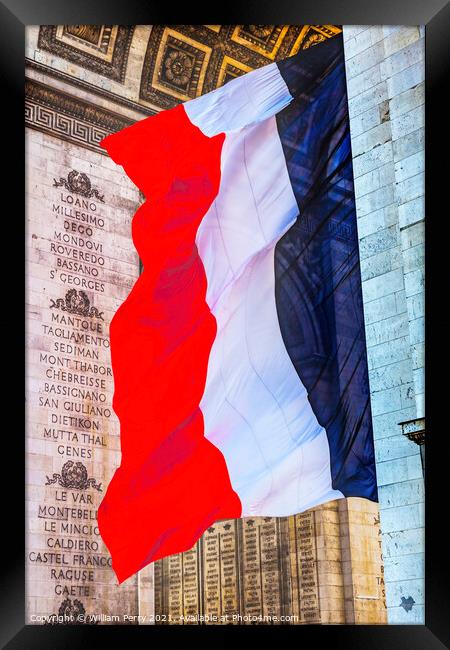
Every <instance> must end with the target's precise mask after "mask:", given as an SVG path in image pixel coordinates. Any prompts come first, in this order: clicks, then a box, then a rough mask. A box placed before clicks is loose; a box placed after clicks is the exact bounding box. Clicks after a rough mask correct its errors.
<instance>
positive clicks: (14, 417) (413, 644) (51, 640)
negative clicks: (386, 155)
mask: <svg viewBox="0 0 450 650" xmlns="http://www.w3.org/2000/svg"><path fill="white" fill-rule="evenodd" d="M166 4H167V3H161V2H152V3H151V6H148V5H147V3H142V2H139V1H138V0H128V1H127V2H121V1H120V0H110V1H109V2H107V1H106V0H101V1H99V2H96V3H95V4H93V3H88V2H86V1H84V0H82V1H80V2H78V3H61V2H58V1H57V0H47V1H46V2H42V3H33V1H32V0H20V1H16V2H14V0H7V1H6V2H3V3H0V26H1V27H0V29H1V38H0V56H1V59H0V65H1V69H2V81H3V90H4V92H3V93H2V95H3V101H2V110H3V112H4V114H3V122H2V125H3V130H4V133H3V154H4V156H6V155H8V156H11V163H10V161H9V160H7V161H6V162H7V163H9V164H7V165H6V166H5V169H4V171H3V172H2V183H3V188H4V193H3V199H4V201H5V202H6V201H7V200H9V201H10V207H9V208H8V209H7V208H6V207H5V208H4V226H5V227H6V231H7V232H6V233H5V234H4V241H7V242H8V244H7V247H6V248H7V250H8V251H9V253H10V255H11V260H10V261H8V262H7V261H6V255H5V257H4V261H3V263H4V269H5V271H6V270H7V269H8V270H7V272H6V273H5V280H4V287H3V288H4V292H5V297H4V299H3V304H4V310H5V313H7V314H8V318H9V319H10V320H8V321H7V320H6V318H5V319H2V320H1V323H2V328H3V329H2V336H3V339H2V340H3V342H4V346H3V348H4V355H5V357H6V358H5V360H4V369H5V373H6V371H7V370H6V369H8V376H7V381H5V384H6V383H7V384H8V385H9V388H8V394H7V395H6V394H5V397H4V404H5V405H7V408H5V409H4V410H5V413H4V448H3V454H2V464H3V465H2V467H3V468H5V474H6V468H8V469H9V471H10V476H11V477H12V478H10V479H6V477H5V478H4V479H3V487H4V491H5V492H7V494H8V506H7V507H6V505H4V516H5V521H7V526H6V527H5V529H4V530H5V531H6V534H4V537H5V538H6V542H7V551H6V553H5V554H4V556H3V558H2V560H3V562H2V564H3V567H2V568H3V580H2V595H1V597H2V601H3V602H2V607H1V611H2V624H1V637H0V641H1V643H2V647H8V648H10V649H16V648H27V650H29V649H32V648H42V647H52V648H60V647H61V648H62V647H64V648H79V647H80V646H81V647H83V646H84V647H95V645H96V644H97V643H99V642H102V643H103V642H105V643H106V642H108V641H112V642H113V643H115V644H120V643H121V642H125V643H129V642H130V641H131V642H132V643H133V644H136V645H138V644H139V645H141V644H143V643H144V642H145V643H146V644H148V643H155V642H156V643H159V642H161V641H166V640H169V639H170V640H171V641H174V642H176V643H177V642H178V643H183V642H186V641H187V642H192V641H194V639H195V640H197V638H199V639H202V640H203V639H205V641H206V639H208V643H209V644H211V643H214V644H217V647H220V646H225V645H229V644H230V643H235V642H236V641H237V639H238V638H239V637H242V639H243V643H245V644H248V643H253V639H254V638H255V635H256V638H258V637H259V635H260V634H263V635H264V637H265V639H266V642H268V643H279V642H280V638H282V639H283V641H284V638H285V635H286V641H287V642H289V641H288V639H289V640H291V639H292V641H294V642H295V643H304V644H307V643H315V642H318V641H319V642H322V643H328V644H329V645H330V647H331V648H344V647H345V648H362V647H364V648H365V649H368V650H370V649H371V648H373V649H375V648H376V649H377V650H378V649H379V648H383V649H384V648H393V649H394V648H395V650H401V649H402V648H405V649H406V648H407V649H408V650H414V649H415V648H418V649H419V648H420V649H422V648H429V649H430V650H433V649H434V648H436V650H437V649H438V648H444V647H448V645H449V643H450V627H449V618H450V617H449V616H448V602H449V588H448V586H449V580H448V574H449V560H448V542H447V537H446V534H445V529H444V526H445V523H446V522H445V519H446V515H445V513H446V508H445V501H444V498H445V496H444V495H445V494H446V488H447V485H446V476H447V468H446V467H444V463H445V465H447V460H448V456H447V454H446V453H445V450H444V445H445V438H446V437H447V435H446V430H445V428H444V427H445V423H444V418H445V409H443V408H442V406H443V405H444V404H445V401H444V400H445V399H446V394H445V391H446V381H445V379H444V381H439V380H437V379H436V374H435V373H437V372H438V371H439V370H440V369H441V367H442V366H444V368H445V367H446V364H448V347H449V346H448V344H447V345H446V344H445V341H446V337H448V321H447V320H446V319H445V318H443V317H441V316H440V314H441V310H442V309H443V308H444V307H445V306H446V305H445V302H446V301H445V296H446V294H445V288H444V286H441V285H440V281H441V283H442V284H443V282H442V280H444V278H445V275H444V273H445V268H444V267H443V265H442V261H443V260H445V255H446V251H444V248H443V247H444V246H445V244H446V241H447V238H446V236H445V234H444V231H443V230H442V228H443V227H444V226H445V221H446V219H445V211H446V201H445V188H446V183H448V181H447V169H448V163H447V164H445V162H443V163H441V162H440V161H439V154H440V155H442V154H446V153H447V150H448V148H447V147H446V146H445V140H444V139H445V124H446V122H445V119H448V118H447V113H448V108H446V103H445V99H444V89H446V85H447V84H448V81H447V80H448V78H449V77H448V67H449V64H448V61H449V59H450V57H449V53H448V33H449V29H450V24H449V23H450V21H449V16H450V9H449V6H448V4H446V3H445V2H444V0H430V1H429V2H427V3H421V2H419V1H418V0H415V2H413V3H411V2H406V0H391V1H389V0H379V1H378V2H376V3H373V2H372V3H370V2H367V1H366V2H357V1H356V0H352V1H351V2H346V4H345V7H344V6H343V5H339V7H338V6H337V5H336V3H335V2H331V0H327V1H324V0H322V1H319V2H317V1H316V2H312V0H310V1H308V2H302V3H293V2H289V0H278V2H276V3H268V2H261V3H258V5H256V3H246V4H245V5H244V3H240V2H229V3H227V8H226V9H225V8H223V9H222V10H221V11H220V12H218V11H217V9H215V8H212V9H211V12H210V13H209V14H208V16H206V15H205V14H204V13H202V12H201V10H200V9H199V7H190V6H185V7H183V8H182V10H181V13H178V14H177V15H176V17H175V15H174V14H175V11H174V10H172V12H171V14H169V12H168V10H167V9H166ZM219 14H220V15H219ZM183 20H184V21H185V22H186V23H187V24H197V23H198V24H199V23H203V22H210V23H211V24H235V23H236V24H237V23H238V22H239V23H240V22H245V21H249V22H253V23H256V22H258V23H265V24H276V23H280V22H284V23H286V24H300V23H309V24H319V23H322V22H326V23H333V24H339V25H342V24H344V25H345V24H347V25H352V24H386V25H388V24H401V25H405V24H406V25H419V24H420V25H425V26H426V29H425V55H426V76H425V85H426V154H425V163H426V164H425V167H426V176H425V187H426V195H425V209H426V212H427V214H428V215H429V216H431V215H433V216H434V215H442V217H441V219H440V220H439V223H437V222H436V221H435V225H434V228H433V229H432V228H431V226H430V225H429V224H428V225H426V259H427V288H426V295H427V300H428V305H429V308H428V310H427V314H426V344H427V368H426V378H427V382H428V387H429V388H428V392H427V397H426V407H427V419H428V423H427V428H428V430H429V431H432V434H431V435H429V436H427V472H426V475H425V485H426V495H425V496H426V530H425V535H426V578H425V614H426V615H425V625H399V626H396V625H379V626H358V625H351V626H331V625H311V626H297V627H287V626H286V627H284V626H276V627H270V626H255V627H253V626H251V627H250V626H249V627H246V626H242V627H239V628H235V627H233V626H227V627H223V628H221V629H220V639H219V635H218V634H217V629H216V628H213V627H195V626H187V627H179V626H171V627H169V626H167V627H159V626H136V627H134V626H133V627H132V626H105V627H101V628H100V627H98V626H97V627H95V626H93V627H87V626H85V627H82V626H71V627H52V626H29V625H24V620H25V616H24V608H25V559H24V503H25V498H24V496H25V495H24V491H25V486H24V481H23V480H22V477H23V476H24V466H23V458H24V451H25V441H24V436H23V432H22V427H21V426H20V424H19V422H20V417H19V415H18V414H19V413H21V412H22V404H23V397H22V396H23V394H24V392H23V391H24V388H23V384H22V379H21V377H22V374H21V368H20V363H19V359H21V358H22V356H21V355H22V349H23V348H22V341H23V340H24V339H25V335H26V332H25V331H24V330H22V329H21V327H22V325H21V322H23V321H20V317H19V313H21V309H22V304H23V303H22V302H21V300H22V297H23V296H24V292H23V287H24V285H23V283H22V278H21V277H20V269H21V263H20V262H21V260H20V257H21V254H20V252H19V251H23V250H24V249H23V241H24V239H22V235H23V234H24V230H22V228H24V225H23V224H24V221H25V220H22V218H21V214H20V212H21V210H22V208H21V206H22V205H23V203H22V192H23V178H24V166H25V162H24V159H23V153H22V152H23V151H24V129H23V106H24V30H25V26H27V25H60V24H75V23H82V24H103V23H109V24H121V25H138V24H141V25H142V24H162V23H165V24H166V23H167V24H178V23H181V22H182V21H183ZM11 152H15V153H14V154H13V153H11ZM6 188H7V191H6ZM13 188H14V189H13ZM437 228H439V231H437ZM440 247H442V250H441V249H440ZM447 255H448V253H447ZM24 266H25V265H24ZM24 266H23V267H22V268H24ZM11 278H14V282H13V281H12V280H11ZM444 281H445V280H444ZM438 301H439V302H438ZM430 306H431V307H430ZM437 314H438V315H437ZM11 317H12V319H11ZM433 329H434V332H433ZM5 343H6V344H5ZM446 352H447V358H446V357H445V353H446ZM13 369H15V373H16V377H17V382H15V383H14V385H12V382H11V381H10V373H11V374H12V373H13ZM447 399H448V398H447ZM439 414H441V419H442V422H439V421H438V419H439V418H438V416H439ZM440 434H441V435H440ZM261 628H262V631H261Z"/></svg>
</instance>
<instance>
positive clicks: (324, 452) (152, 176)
mask: <svg viewBox="0 0 450 650" xmlns="http://www.w3.org/2000/svg"><path fill="white" fill-rule="evenodd" d="M102 146H103V147H104V148H105V149H106V150H107V151H108V153H109V154H110V156H111V157H112V159H113V160H114V161H115V162H117V163H118V164H120V165H122V166H123V168H124V170H125V172H126V173H127V174H128V176H129V177H130V178H131V179H132V181H133V182H134V183H135V184H136V185H137V186H138V187H139V188H140V189H141V190H142V191H143V193H144V194H145V197H146V202H145V203H144V204H143V205H142V206H141V207H140V208H139V210H138V211H137V213H136V215H135V217H134V219H133V223H132V235H133V241H134V244H135V246H136V249H137V251H138V253H139V256H140V258H141V260H142V262H143V267H144V270H143V273H142V274H141V275H140V277H139V279H138V280H137V282H136V284H135V285H134V287H133V289H132V291H131V293H130V295H129V296H128V298H127V299H126V300H125V302H124V303H123V304H122V305H121V307H120V308H119V309H118V311H117V312H116V314H115V316H114V318H113V320H112V323H111V328H110V336H111V358H112V368H113V374H114V382H115V392H114V401H113V406H114V410H115V412H116V413H117V416H118V418H119V420H120V425H121V451H122V461H121V465H120V467H119V468H118V469H117V470H116V472H115V474H114V476H113V478H112V480H111V482H110V484H109V486H108V490H107V492H106V494H105V497H104V499H103V501H102V503H101V505H100V508H99V511H98V523H99V529H100V533H101V535H102V538H103V540H104V541H105V543H106V545H107V547H108V549H109V551H110V553H111V556H112V561H113V567H114V570H115V572H116V575H117V577H118V580H119V582H122V581H123V580H125V579H126V578H128V577H129V576H131V575H132V574H133V573H135V572H136V571H138V570H139V569H141V568H142V567H144V566H145V565H146V564H148V563H149V562H153V561H154V560H157V559H159V558H161V557H164V556H167V555H171V554H173V553H178V552H181V551H184V550H187V549H189V548H191V547H192V546H193V545H194V544H195V542H196V541H197V540H198V538H199V537H200V536H201V535H202V533H203V532H204V531H205V530H206V529H207V528H208V527H209V526H210V525H211V524H212V523H213V522H214V521H216V520H219V519H226V518H235V517H245V516H250V515H251V516H286V515H292V514H294V513H299V512H303V511H305V510H307V509H309V508H312V507H314V506H317V505H319V504H321V503H325V502H327V501H330V500H333V499H339V498H343V497H347V496H358V497H366V498H368V499H370V500H375V501H376V500H377V489H376V476H375V463H374V452H373V436H372V425H371V412H370V395H369V386H368V373H367V360H366V345H365V337H364V318H363V307H362V297H361V278H360V267H359V254H358V238H357V231H356V214H355V203H354V194H353V174H352V161H351V149H350V134H349V121H348V109H347V96H346V85H345V69H344V58H343V46H342V36H341V35H339V36H335V37H334V38H332V39H330V40H328V41H326V42H324V43H322V44H320V45H316V46H314V47H312V48H310V49H308V50H304V51H302V52H300V53H299V54H298V55H296V56H294V57H291V58H289V59H287V60H285V61H282V62H278V63H272V64H270V65H267V66H265V67H263V68H260V69H258V70H255V71H252V72H250V73H248V74H245V75H243V76H242V77H239V78H237V79H234V80H232V81H230V82H229V83H227V84H226V85H225V86H223V87H221V88H219V89H217V90H214V91H213V92H210V93H208V94H207V95H203V96H201V97H198V98H196V99H193V100H191V101H188V102H186V103H184V104H180V105H179V106H177V107H176V108H173V109H171V110H167V111H163V112H161V113H159V114H157V115H155V116H152V117H149V118H146V119H144V120H142V121H140V122H138V123H136V124H134V125H132V126H130V127H128V128H126V129H124V130H123V131H120V132H119V133H116V134H113V135H111V136H108V137H107V138H105V139H104V140H103V142H102Z"/></svg>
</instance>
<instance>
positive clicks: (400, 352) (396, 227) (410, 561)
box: [343, 26, 425, 624]
mask: <svg viewBox="0 0 450 650" xmlns="http://www.w3.org/2000/svg"><path fill="white" fill-rule="evenodd" d="M343 32H344V51H345V61H346V72H347V91H348V98H349V114H350V131H351V141H352V154H353V171H354V177H355V179H354V180H355V198H356V209H357V218H358V236H359V241H360V257H361V272H362V280H363V300H364V313H365V321H366V337H367V349H368V362H369V380H370V390H371V399H372V413H373V425H374V436H375V452H376V460H377V480H378V485H379V498H380V518H381V537H382V549H383V559H384V579H385V583H386V601H387V608H388V622H389V623H394V624H396V623H424V588H423V579H424V484H423V470H422V464H421V457H420V448H419V446H418V445H416V444H415V443H414V442H413V441H411V440H408V439H407V438H406V437H405V436H404V435H403V434H402V430H401V427H400V426H399V423H400V422H404V421H406V420H412V419H419V418H424V417H425V412H424V390H425V387H424V218H425V214H424V159H425V156H424V113H425V111H424V29H423V28H422V27H419V26H417V27H416V26H414V27H409V26H408V27H403V26H348V27H346V26H344V29H343Z"/></svg>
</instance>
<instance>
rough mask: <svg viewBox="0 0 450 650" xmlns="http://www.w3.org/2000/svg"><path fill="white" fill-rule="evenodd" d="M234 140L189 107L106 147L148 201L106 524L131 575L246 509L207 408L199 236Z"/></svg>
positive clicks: (123, 362)
mask: <svg viewBox="0 0 450 650" xmlns="http://www.w3.org/2000/svg"><path fill="white" fill-rule="evenodd" d="M224 139H225V136H224V134H219V135H217V136H214V137H212V138H208V137H207V136H205V135H203V133H202V132H201V131H200V130H199V129H198V128H197V127H196V126H194V125H193V124H192V123H191V122H190V121H189V119H188V117H187V114H186V112H185V110H184V108H183V106H181V105H180V106H178V107H176V108H174V109H172V110H169V111H164V112H162V113H160V114H158V115H156V116H153V117H151V118H147V119H145V120H143V121H141V122H138V123H136V124H134V125H133V126H131V127H129V128H127V129H124V130H123V131H121V132H119V133H117V134H114V135H111V136H108V137H107V138H105V139H104V140H103V141H102V143H101V144H102V146H103V147H104V148H105V149H106V150H107V151H108V152H109V154H110V155H111V157H112V158H113V160H114V161H115V162H117V163H119V164H121V165H123V167H124V169H125V171H126V172H127V174H128V175H129V177H130V178H131V179H132V180H133V182H134V183H135V184H136V185H137V186H138V187H140V188H141V189H142V191H143V192H144V193H145V195H146V196H147V197H148V200H147V201H146V203H144V205H142V206H141V207H140V208H139V210H138V211H137V213H136V215H135V217H134V219H133V223H132V232H133V241H134V244H135V246H136V249H137V251H138V253H139V255H140V258H141V260H142V262H143V265H144V271H143V273H142V274H141V276H140V277H139V279H138V280H137V282H136V283H135V285H134V287H133V289H132V291H131V293H130V295H129V296H128V298H127V299H126V300H125V302H124V303H123V304H122V305H121V307H120V308H119V309H118V311H117V312H116V314H115V316H114V318H113V320H112V322H111V327H110V337H111V360H112V369H113V375H114V384H115V387H114V400H113V407H114V410H115V412H116V413H117V415H118V417H119V420H120V435H121V450H122V462H121V465H120V467H119V468H118V469H117V470H116V472H115V474H114V476H113V478H112V480H111V482H110V484H109V486H108V490H107V492H106V494H105V496H104V499H103V501H102V503H101V505H100V508H99V511H98V524H99V530H100V533H101V536H102V538H103V540H104V542H105V544H106V545H107V547H108V549H109V551H110V553H111V556H112V562H113V568H114V571H115V572H116V575H117V577H118V580H119V582H123V581H124V580H125V579H126V578H128V577H129V576H131V575H132V574H134V573H135V572H136V571H138V570H139V569H141V568H142V567H144V566H145V565H146V564H148V563H149V562H153V561H154V560H157V559H158V558H161V557H164V556H167V555H171V554H173V553H178V552H181V551H184V550H187V549H189V548H191V547H192V546H193V544H194V543H195V542H196V541H197V539H198V538H199V536H200V535H201V534H202V533H203V532H204V531H205V530H206V528H208V526H209V525H211V523H212V522H214V521H216V520H218V519H224V518H228V517H230V518H231V517H239V516H240V514H241V503H240V500H239V497H238V495H237V494H236V493H235V492H234V491H233V489H232V487H231V483H230V478H229V475H228V470H227V467H226V464H225V460H224V457H223V455H222V453H221V452H220V451H219V450H218V449H217V448H216V447H215V446H214V445H213V444H212V443H210V442H209V441H208V440H207V439H206V438H205V437H204V428H203V416H202V413H201V411H200V409H199V402H200V399H201V397H202V394H203V391H204V388H205V381H206V372H207V365H208V359H209V354H210V350H211V346H212V343H213V341H214V338H215V335H216V322H215V318H214V316H213V315H212V314H211V312H210V310H209V308H208V306H207V304H206V302H205V296H206V275H205V271H204V268H203V264H202V261H201V259H200V257H199V255H198V252H197V248H196V245H195V236H196V233H197V229H198V226H199V224H200V222H201V220H202V218H203V216H204V215H205V213H206V212H207V210H208V208H209V206H210V205H211V203H212V201H213V200H214V198H215V197H216V195H217V192H218V189H219V183H220V156H221V151H222V145H223V142H224Z"/></svg>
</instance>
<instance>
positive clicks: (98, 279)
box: [26, 129, 138, 623]
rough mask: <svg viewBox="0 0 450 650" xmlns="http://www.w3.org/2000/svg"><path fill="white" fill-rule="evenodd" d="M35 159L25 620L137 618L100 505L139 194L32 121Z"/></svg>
mask: <svg viewBox="0 0 450 650" xmlns="http://www.w3.org/2000/svg"><path fill="white" fill-rule="evenodd" d="M26 161H27V165H26V171H27V176H26V213H27V228H26V245H27V250H26V261H27V287H26V317H27V342H26V345H27V347H26V361H27V394H26V396H27V410H26V419H27V437H26V506H27V535H26V622H27V623H43V622H50V623H60V622H63V623H64V620H63V619H59V618H58V616H64V615H66V616H68V617H69V619H70V617H71V616H72V618H74V619H76V617H77V616H78V617H80V616H87V617H88V619H87V621H83V620H82V619H81V618H79V619H78V620H74V622H79V623H83V622H91V623H130V622H133V621H132V620H131V619H125V615H128V616H134V615H137V614H138V597H137V596H138V592H137V580H138V579H137V576H133V577H131V578H130V579H129V580H126V581H125V582H124V583H123V584H122V585H120V586H118V585H117V579H116V577H115V575H114V572H113V571H112V568H111V558H110V556H109V553H108V550H107V549H106V547H105V545H104V544H103V542H102V540H101V538H100V535H99V532H98V528H97V520H96V511H97V508H98V505H99V503H100V501H101V499H102V497H103V495H104V491H105V489H106V486H107V485H108V483H109V481H110V479H111V476H112V473H113V471H114V470H115V468H116V466H117V465H118V463H119V459H120V456H119V449H120V444H119V423H118V421H117V418H116V416H115V414H114V411H113V410H112V394H113V377H112V371H111V365H110V350H109V323H110V320H111V318H112V316H113V314H114V313H115V311H116V309H117V308H118V306H119V305H120V303H121V302H122V301H123V300H124V299H125V298H126V296H127V295H128V293H129V291H130V289H131V287H132V285H133V284H134V281H135V280H136V278H137V277H138V259H137V255H136V252H135V250H134V247H133V244H132V241H131V238H130V223H131V218H132V216H133V214H134V212H135V210H136V208H137V203H138V193H137V190H136V189H134V188H133V187H132V185H131V182H127V181H126V180H124V177H123V174H122V173H121V172H120V171H119V170H117V168H116V166H115V165H114V163H113V162H112V161H111V160H110V159H109V158H107V157H106V156H104V155H102V154H100V153H99V152H96V151H92V150H88V149H85V148H83V149H82V148H81V147H78V146H77V145H75V144H73V143H70V142H66V141H64V140H61V139H59V138H56V137H53V136H51V135H49V134H45V133H42V132H40V131H37V130H34V129H27V130H26ZM37 617H38V618H37ZM41 617H47V618H46V619H43V618H41ZM48 617H51V618H48ZM89 617H94V618H89ZM115 617H118V618H117V619H116V618H115ZM68 622H70V620H69V621H68ZM135 622H137V620H136V621H135Z"/></svg>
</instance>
